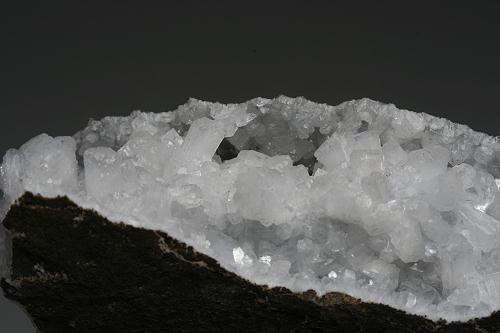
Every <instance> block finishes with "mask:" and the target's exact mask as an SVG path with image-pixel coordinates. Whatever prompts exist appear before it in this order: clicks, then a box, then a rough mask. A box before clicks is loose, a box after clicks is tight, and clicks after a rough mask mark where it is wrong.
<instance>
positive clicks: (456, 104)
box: [0, 0, 500, 333]
mask: <svg viewBox="0 0 500 333" xmlns="http://www.w3.org/2000/svg"><path fill="white" fill-rule="evenodd" d="M103 3H104V1H96V2H91V1H70V2H65V3H64V2H61V3H55V2H50V3H49V2H47V1H43V2H42V1H40V2H39V3H36V4H29V3H22V4H19V5H10V6H7V5H1V6H0V28H1V29H0V37H1V38H0V114H1V118H0V154H2V155H3V153H4V152H5V150H6V149H8V148H11V147H18V146H19V145H21V144H22V143H24V142H25V141H26V140H28V139H29V138H31V137H32V136H34V135H36V134H39V133H41V132H47V133H48V134H50V135H71V134H73V133H74V132H76V131H77V130H78V129H80V128H82V127H84V125H85V124H86V122H87V119H88V118H90V117H93V118H101V117H103V116H105V115H126V114H128V113H130V111H132V110H134V109H142V110H145V111H165V110H170V109H173V108H175V107H176V106H177V105H179V104H181V103H184V102H185V101H186V99H187V98H188V97H190V96H192V97H196V98H200V99H206V100H211V101H220V102H240V101H244V100H247V99H250V98H253V97H256V96H263V97H274V96H277V95H279V94H286V95H289V96H305V97H307V98H309V99H311V100H314V101H318V102H325V103H329V104H337V103H340V102H342V101H344V100H348V99H353V98H359V97H365V96H366V97H370V98H372V99H375V100H380V101H384V102H391V103H395V104H396V105H397V106H399V107H401V108H406V109H410V110H414V111H419V112H427V113H430V114H434V115H437V116H441V117H446V118H449V119H451V120H453V121H455V122H460V123H466V124H468V125H470V126H471V127H472V128H474V129H475V130H479V131H483V132H487V133H489V134H493V135H495V134H500V133H499V132H500V125H499V122H498V120H499V119H500V108H499V107H498V104H499V102H498V100H499V95H500V94H499V93H500V64H499V59H500V20H499V19H498V17H500V6H499V4H498V2H495V1H491V2H481V1H476V2H474V6H473V7H472V6H465V5H462V4H459V3H458V2H455V3H454V2H451V1H450V2H439V3H438V2H436V1H429V2H418V3H419V5H416V4H410V3H409V2H399V3H398V2H387V1H376V2H368V1H367V2H366V3H364V2H360V1H351V2H350V4H349V5H346V4H343V3H342V4H341V3H335V2H333V1H290V0H289V1H284V2H278V1H276V2H271V1H265V2H260V1H255V0H253V1H245V2H243V1H240V2H239V3H238V1H221V0H218V1H199V2H195V1H186V0H184V1H164V2H163V5H161V4H160V3H154V2H149V1H136V2H129V1H115V4H111V2H107V4H103ZM413 3H415V2H413ZM470 4H471V3H470ZM6 325H7V326H6ZM0 327H1V328H0V330H1V331H2V332H7V333H8V332H32V331H33V330H34V329H33V328H30V323H29V320H28V319H27V317H26V316H25V315H24V314H23V313H22V312H21V311H20V310H19V309H18V308H17V307H15V306H14V305H12V304H11V303H10V302H7V301H6V300H5V299H1V300H0Z"/></svg>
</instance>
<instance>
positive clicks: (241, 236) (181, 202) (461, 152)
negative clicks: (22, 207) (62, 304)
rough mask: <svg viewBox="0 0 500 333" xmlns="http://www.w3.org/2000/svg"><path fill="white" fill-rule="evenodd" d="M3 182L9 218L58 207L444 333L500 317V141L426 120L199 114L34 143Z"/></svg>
mask: <svg viewBox="0 0 500 333" xmlns="http://www.w3.org/2000/svg"><path fill="white" fill-rule="evenodd" d="M223 146H224V147H226V149H223V150H221V149H220V147H223ZM218 148H219V150H218ZM222 151H223V153H222ZM0 172H1V174H0V187H1V190H2V192H3V199H2V201H1V202H0V217H2V218H3V217H4V216H5V214H6V213H7V212H8V210H9V207H11V205H12V204H13V203H14V202H15V201H16V199H18V198H19V197H20V196H22V195H23V194H24V193H25V192H32V193H37V194H40V195H42V196H44V197H49V198H50V197H56V196H62V195H65V196H67V197H68V198H70V199H71V200H72V201H73V202H75V203H76V204H78V205H79V206H80V207H82V208H87V209H94V210H95V211H97V212H98V213H100V214H101V215H102V216H104V217H106V218H108V219H109V220H111V221H117V222H124V223H126V224H128V225H130V226H135V227H142V228H146V229H151V230H160V231H163V232H166V233H168V234H169V235H170V236H173V237H175V238H176V239H178V240H181V241H183V242H185V243H187V244H189V245H191V246H192V247H193V248H194V249H196V250H197V251H198V252H201V253H203V254H206V255H208V256H210V257H212V258H214V259H216V260H217V261H218V262H219V264H220V265H221V266H222V267H223V268H225V269H227V270H229V271H231V272H234V273H236V274H238V275H240V276H242V277H244V278H246V279H248V280H249V281H252V282H254V283H256V284H262V285H268V286H271V287H274V286H281V287H286V288H288V289H290V290H292V291H294V292H303V291H306V290H309V289H312V290H314V291H315V292H316V293H317V294H318V295H323V294H325V293H328V292H334V291H335V292H342V293H345V294H348V295H351V296H353V297H357V298H361V299H362V300H364V301H370V302H375V303H382V304H387V305H390V306H392V307H394V308H396V309H401V310H404V311H406V312H408V313H411V314H418V315H426V316H427V317H428V318H431V319H441V318H442V319H446V320H448V321H453V320H462V321H465V320H468V319H471V318H475V317H482V316H488V315H490V314H491V313H492V312H493V311H496V310H499V309H500V191H499V187H500V141H499V140H498V139H497V138H494V137H491V136H488V135H486V134H483V133H479V132H475V131H473V130H471V129H470V128H469V127H467V126H465V125H460V124H455V123H452V122H451V121H448V120H445V119H440V118H436V117H433V116H431V115H428V114H424V113H414V112H411V111H407V110H400V109H397V108H396V107H395V106H394V105H391V104H382V103H378V102H375V101H372V100H369V99H361V100H355V101H349V102H345V103H342V104H340V105H338V106H329V105H325V104H318V103H314V102H311V101H308V100H306V99H304V98H288V97H284V96H281V97H278V98H276V99H272V100H271V99H265V98H256V99H253V100H250V101H248V102H245V103H241V104H227V105H224V104H219V103H210V102H203V101H199V100H195V99H190V100H189V101H188V102H187V103H186V104H184V105H182V106H180V107H178V109H177V110H175V111H172V112H165V113H144V112H138V111H136V112H133V113H132V114H131V115H130V116H128V117H106V118H104V119H102V120H100V121H95V120H91V121H90V122H89V124H88V126H87V127H86V128H85V129H83V130H82V131H80V132H78V133H76V134H75V135H74V136H73V137H55V138H52V137H50V136H48V135H46V134H42V135H39V136H37V137H35V138H33V139H31V140H30V141H28V142H27V143H25V144H24V145H23V146H21V147H20V148H19V149H11V150H9V151H7V153H6V154H5V156H4V158H3V164H2V165H1V168H0ZM4 238H5V236H4V234H3V232H0V244H3V242H4ZM4 252H5V251H4ZM7 262H8V255H7V252H5V253H3V254H2V255H1V256H0V267H1V271H2V273H5V272H7V271H8V267H7V266H8V265H7Z"/></svg>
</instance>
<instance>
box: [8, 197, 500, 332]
mask: <svg viewBox="0 0 500 333" xmlns="http://www.w3.org/2000/svg"><path fill="white" fill-rule="evenodd" d="M3 223H4V226H5V227H6V228H7V229H8V230H9V231H10V238H11V240H12V254H13V255H12V266H11V267H12V271H11V276H10V278H9V279H5V278H4V279H2V288H3V290H4V292H5V294H6V296H7V297H8V298H10V299H13V300H15V301H17V302H19V303H21V304H22V305H23V306H24V307H25V308H26V309H27V311H28V312H29V314H30V315H31V316H32V318H33V320H34V322H35V324H36V326H37V327H38V329H39V330H40V331H41V332H149V333H151V332H197V331H204V332H220V331H231V332H337V333H338V332H398V333H402V332H450V333H451V332H453V333H457V332H499V331H500V313H499V312H495V313H493V314H492V315H491V316H490V317H488V318H481V319H476V320H470V321H468V322H466V323H462V322H457V323H448V324H446V323H445V322H443V321H440V322H434V321H431V320H428V319H425V318H423V317H420V316H416V315H410V314H406V313H404V312H402V311H400V310H396V309H393V308H391V307H389V306H386V305H380V304H373V303H364V302H361V301H359V300H357V299H354V298H352V297H350V296H348V295H345V294H341V293H328V294H326V295H324V296H322V297H317V296H316V295H315V293H314V292H306V293H302V294H298V293H292V292H291V291H290V290H287V289H285V288H272V289H269V288H267V287H265V286H259V285H255V284H253V283H251V282H249V281H247V280H245V279H243V278H241V277H239V276H237V275H236V274H234V273H232V272H229V271H227V270H225V269H223V268H222V267H221V266H220V265H219V264H218V263H217V262H216V261H215V260H214V259H212V258H210V257H208V256H206V255H204V254H200V253H198V252H196V251H195V250H193V248H192V247H190V246H187V245H186V244H184V243H182V242H179V241H177V240H176V239H174V238H172V237H170V236H169V235H168V234H166V233H164V232H160V231H154V230H146V229H142V228H136V227H133V226H130V225H125V224H119V223H112V222H110V221H109V220H107V219H106V218H103V217H102V216H100V215H99V214H97V213H96V212H95V211H92V210H88V209H82V208H80V207H79V206H77V205H76V204H74V203H73V202H71V201H70V200H69V199H67V198H65V197H58V198H52V199H48V198H43V197H40V196H35V195H32V194H30V193H26V194H25V195H24V196H22V198H21V199H19V200H18V201H17V203H16V204H14V205H13V206H12V207H11V208H10V210H9V212H8V214H7V216H6V218H5V220H4V222H3Z"/></svg>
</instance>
